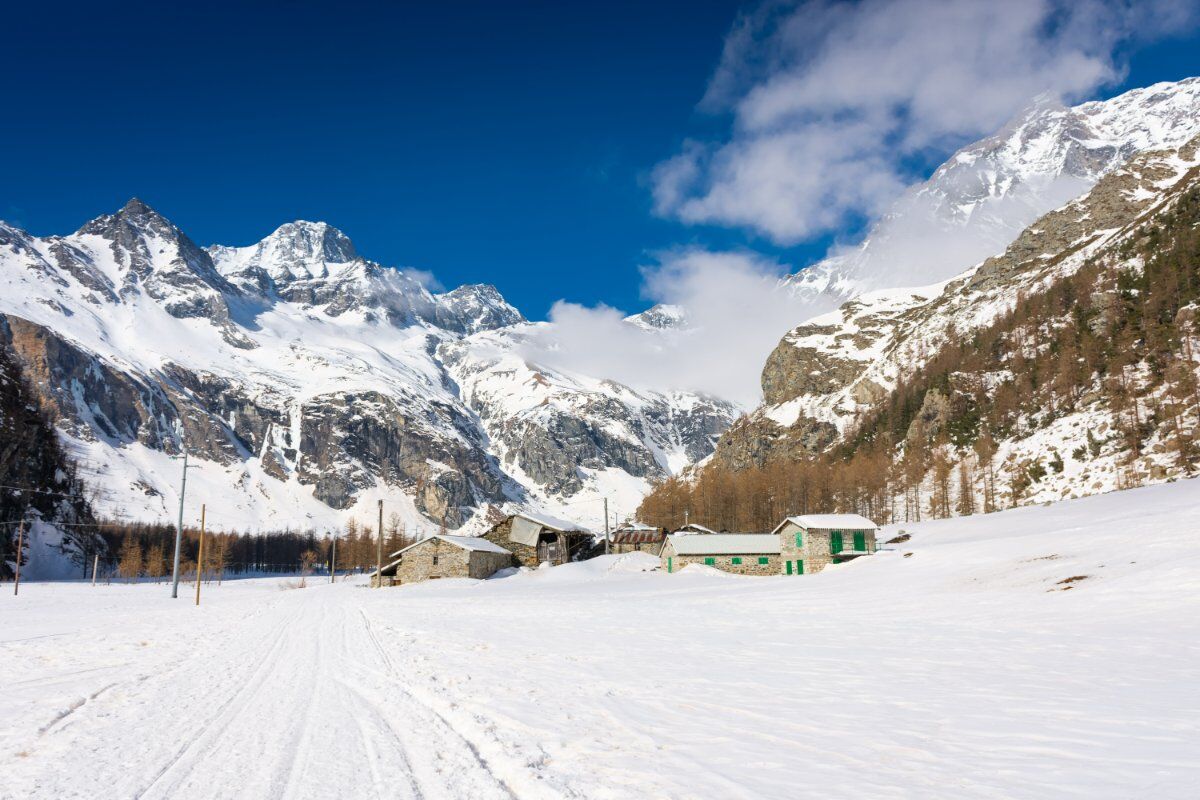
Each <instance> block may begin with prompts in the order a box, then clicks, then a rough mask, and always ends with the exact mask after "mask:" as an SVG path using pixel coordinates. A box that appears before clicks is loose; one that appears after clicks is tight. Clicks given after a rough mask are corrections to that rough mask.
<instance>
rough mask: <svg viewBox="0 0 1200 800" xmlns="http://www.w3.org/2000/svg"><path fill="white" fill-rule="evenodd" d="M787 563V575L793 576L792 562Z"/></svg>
mask: <svg viewBox="0 0 1200 800" xmlns="http://www.w3.org/2000/svg"><path fill="white" fill-rule="evenodd" d="M786 563H787V574H788V575H791V574H792V562H790V561H788V562H786Z"/></svg>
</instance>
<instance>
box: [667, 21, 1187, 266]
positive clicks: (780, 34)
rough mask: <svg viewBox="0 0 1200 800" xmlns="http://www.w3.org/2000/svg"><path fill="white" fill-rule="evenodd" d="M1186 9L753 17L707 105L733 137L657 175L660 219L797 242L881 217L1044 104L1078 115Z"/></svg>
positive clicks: (741, 24)
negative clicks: (944, 160) (1055, 101)
mask: <svg viewBox="0 0 1200 800" xmlns="http://www.w3.org/2000/svg"><path fill="white" fill-rule="evenodd" d="M1192 6H1193V4H1192V3H1189V2H1187V0H1150V2H1137V3H1135V2H1119V1H1118V0H1006V1H1005V2H995V0H955V2H943V1H941V0H864V1H863V2H859V3H848V2H832V1H831V0H810V2H805V3H801V4H789V3H778V2H769V3H767V4H764V5H762V6H759V7H758V8H756V9H755V10H754V11H753V12H751V13H748V14H745V15H743V16H742V17H741V18H740V19H739V20H738V22H737V23H736V24H735V25H734V27H733V29H732V31H731V32H730V34H729V36H728V37H727V39H726V42H725V48H724V52H723V54H722V58H721V63H720V65H719V66H718V68H717V70H716V71H715V73H714V75H713V77H712V79H711V81H710V83H709V87H708V91H707V92H706V94H705V96H704V99H703V100H702V102H701V107H702V108H704V109H706V110H727V111H730V112H732V115H733V117H732V118H733V126H732V130H731V133H730V135H729V137H728V139H727V140H726V141H724V142H720V143H709V144H704V143H699V142H695V141H689V142H687V143H686V144H685V146H684V147H683V148H682V150H681V152H680V153H679V154H678V155H676V156H675V157H674V158H671V159H669V160H667V161H664V162H663V163H662V164H660V165H659V166H658V167H657V168H656V170H655V171H654V175H653V184H654V201H655V209H656V211H657V212H658V213H659V214H661V215H665V216H674V217H677V218H679V219H681V220H683V221H685V222H689V223H713V224H722V225H735V226H742V227H747V228H751V229H753V230H756V231H758V232H759V233H762V234H764V235H766V236H768V237H770V238H771V239H773V240H775V241H776V242H779V243H782V244H793V243H796V242H798V241H801V240H804V239H807V238H811V237H814V236H817V235H820V234H822V233H825V232H828V231H834V230H838V229H840V228H842V227H844V226H845V225H847V223H849V222H851V221H855V220H858V219H861V218H863V217H866V218H874V217H877V216H878V215H879V214H880V213H881V212H882V211H883V210H884V209H885V208H886V207H887V206H888V205H889V204H890V203H891V202H892V201H893V200H895V199H896V198H897V197H899V196H900V195H901V193H902V192H903V190H904V188H905V186H907V185H908V184H910V183H912V182H913V180H915V179H916V178H918V177H921V176H918V175H914V174H912V171H911V165H912V164H913V162H914V161H920V160H922V157H923V156H925V155H928V154H931V153H932V154H944V153H946V152H948V151H949V150H952V149H953V148H954V147H956V146H958V145H961V144H963V143H965V142H967V141H970V140H972V139H975V138H978V137H979V136H981V135H984V134H987V133H991V132H992V131H994V130H995V129H996V128H998V127H999V126H1000V125H1001V124H1003V123H1004V122H1005V120H1007V119H1008V118H1010V117H1011V116H1012V115H1013V114H1014V113H1016V112H1017V111H1018V110H1020V109H1021V108H1022V107H1023V106H1024V105H1025V104H1027V103H1028V102H1029V100H1030V98H1032V97H1034V96H1035V95H1039V94H1045V93H1050V94H1052V95H1055V96H1058V97H1061V98H1063V99H1064V100H1068V101H1073V100H1077V99H1080V98H1083V97H1085V96H1088V95H1090V94H1091V93H1093V92H1094V91H1095V90H1096V89H1097V88H1098V87H1100V86H1103V85H1106V84H1109V83H1112V82H1114V81H1115V80H1117V79H1119V77H1120V75H1121V66H1120V63H1119V60H1118V59H1117V57H1116V55H1115V53H1116V51H1117V49H1118V47H1119V46H1120V45H1121V44H1122V43H1123V42H1126V41H1128V40H1129V39H1131V38H1134V37H1135V36H1136V37H1149V36H1151V35H1155V34H1157V33H1161V32H1163V31H1167V30H1170V29H1171V28H1172V27H1174V26H1178V25H1180V24H1182V23H1183V22H1184V21H1185V20H1186V19H1187V18H1188V15H1189V14H1190V11H1191V8H1192Z"/></svg>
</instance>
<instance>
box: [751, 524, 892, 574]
mask: <svg viewBox="0 0 1200 800" xmlns="http://www.w3.org/2000/svg"><path fill="white" fill-rule="evenodd" d="M877 530H879V526H878V525H876V524H875V523H874V522H872V521H871V520H869V519H867V518H866V517H863V516H860V515H858V514H803V515H801V516H798V517H788V518H787V519H785V520H784V521H783V522H781V523H779V524H778V525H777V526H775V530H774V531H772V533H773V534H776V535H778V536H779V544H780V559H781V560H782V562H783V569H784V574H785V575H805V574H809V573H813V572H820V571H821V570H823V569H825V567H827V566H829V565H830V564H836V563H838V562H841V561H848V560H849V559H852V558H858V557H859V556H865V555H870V554H871V553H874V552H875V550H876V543H875V532H876V531H877Z"/></svg>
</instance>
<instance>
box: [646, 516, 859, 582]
mask: <svg viewBox="0 0 1200 800" xmlns="http://www.w3.org/2000/svg"><path fill="white" fill-rule="evenodd" d="M878 529H879V526H878V525H876V524H875V523H874V522H872V521H871V520H869V519H867V518H866V517H863V516H859V515H858V514H806V515H802V516H798V517H788V518H787V519H785V520H784V521H783V522H781V523H779V525H778V526H776V528H775V530H773V531H772V532H771V533H687V532H678V533H673V534H671V535H670V536H667V537H666V540H665V541H664V543H663V546H662V550H661V551H660V553H659V558H660V559H661V561H662V566H663V569H665V570H666V571H667V572H678V571H679V570H681V569H683V567H685V566H687V565H688V564H704V565H706V566H709V567H715V568H717V569H720V570H724V571H725V572H734V573H738V574H740V575H781V574H782V575H806V574H812V573H814V572H820V571H821V570H823V569H824V568H825V567H827V566H829V565H830V564H834V563H838V562H841V561H846V560H849V559H852V558H857V557H859V556H865V555H870V554H871V553H874V552H875V550H876V542H875V534H876V531H878Z"/></svg>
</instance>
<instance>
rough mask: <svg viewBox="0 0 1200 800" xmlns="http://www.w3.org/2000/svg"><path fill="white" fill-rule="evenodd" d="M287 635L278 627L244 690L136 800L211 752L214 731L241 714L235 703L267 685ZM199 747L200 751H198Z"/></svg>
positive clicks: (227, 701)
mask: <svg viewBox="0 0 1200 800" xmlns="http://www.w3.org/2000/svg"><path fill="white" fill-rule="evenodd" d="M287 632H288V629H287V626H286V625H280V626H279V628H278V630H277V632H276V634H275V636H274V637H273V638H272V640H271V643H270V644H269V645H267V646H265V647H264V648H262V651H261V653H262V654H261V655H260V656H259V657H258V659H257V661H256V663H255V666H254V669H253V671H252V672H251V675H250V678H249V680H247V681H246V682H245V683H244V684H242V686H241V688H239V689H236V690H234V691H233V692H232V693H231V694H230V695H229V696H228V697H227V698H226V699H225V700H224V702H222V703H221V705H220V706H219V707H218V708H217V711H216V713H214V714H213V715H212V716H211V717H210V718H209V719H208V720H207V721H206V722H205V723H204V725H203V726H202V727H201V729H200V732H199V733H198V734H197V735H196V736H195V737H193V738H190V739H188V740H187V741H186V742H185V743H184V745H183V746H182V747H180V748H179V749H178V750H177V751H176V752H175V754H174V755H173V756H172V757H171V758H170V760H169V761H167V763H166V764H164V765H163V766H162V767H161V768H160V769H159V770H158V772H157V773H155V775H154V777H153V778H152V779H151V780H150V782H149V783H148V784H146V786H144V787H143V788H142V789H140V790H139V791H138V792H137V793H135V794H134V795H133V797H134V800H141V798H143V797H146V796H147V795H149V794H150V792H151V791H154V790H157V789H160V788H161V784H162V782H163V779H164V778H165V777H166V776H167V774H168V773H169V772H171V770H172V769H174V768H175V767H176V766H177V765H179V764H181V763H183V762H184V760H185V759H189V758H190V759H191V760H193V761H194V760H196V759H197V758H199V757H200V756H201V755H203V754H204V753H206V752H207V751H208V750H211V749H212V747H213V746H214V745H215V741H214V738H215V737H214V736H213V733H214V731H216V732H218V733H219V732H220V731H221V730H223V729H224V728H226V727H228V725H229V722H230V720H232V719H233V718H234V717H236V715H237V714H238V713H240V708H239V705H238V704H237V703H236V701H238V700H240V699H242V698H244V697H246V696H247V695H249V694H252V693H254V692H256V691H258V689H259V687H260V686H261V685H262V684H263V683H264V682H265V680H266V678H267V676H268V675H269V674H270V667H271V666H272V664H273V663H274V661H275V659H276V658H277V657H278V653H279V651H280V650H281V649H282V645H283V641H284V638H285V636H286V635H287ZM222 720H223V721H224V722H223V724H221V725H220V726H219V727H218V723H221V722H222ZM196 748H200V749H199V750H196ZM193 751H195V752H193ZM182 777H186V776H182ZM180 780H181V779H177V780H176V781H175V782H174V783H171V784H169V785H168V786H167V789H170V790H173V789H175V788H176V787H177V786H178V784H179V783H180ZM171 794H172V792H171V791H167V792H166V794H165V795H164V796H166V797H170V796H171Z"/></svg>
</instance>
